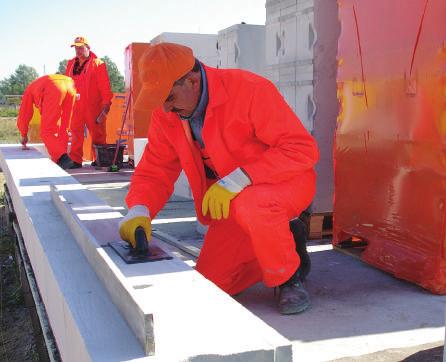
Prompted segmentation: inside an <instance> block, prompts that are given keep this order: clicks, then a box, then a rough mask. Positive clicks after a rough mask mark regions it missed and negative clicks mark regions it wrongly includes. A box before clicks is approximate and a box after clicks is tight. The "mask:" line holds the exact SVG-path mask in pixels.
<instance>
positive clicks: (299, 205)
mask: <svg viewBox="0 0 446 362" xmlns="http://www.w3.org/2000/svg"><path fill="white" fill-rule="evenodd" d="M204 69H205V71H206V77H207V81H208V89H209V102H208V106H207V109H206V116H205V120H204V126H203V130H202V137H203V141H204V144H205V146H206V152H207V154H208V156H209V157H210V158H211V160H212V163H213V165H214V167H215V171H216V172H217V174H218V175H219V177H224V176H226V175H227V174H229V173H230V172H232V171H233V170H234V169H236V168H237V167H241V168H243V170H244V171H245V172H246V173H247V174H248V175H249V177H250V179H251V181H252V185H250V186H248V187H246V188H245V189H244V190H242V191H241V192H240V193H239V194H238V196H237V197H236V198H234V199H233V200H232V201H231V204H230V212H229V218H228V219H226V220H225V219H223V220H211V219H210V218H209V217H207V216H203V214H202V211H201V203H202V199H203V196H204V194H205V192H206V190H207V189H208V187H209V185H210V184H211V183H212V182H215V181H216V180H213V181H210V180H207V179H206V176H205V171H204V167H203V161H202V158H201V153H200V150H199V149H198V148H197V147H196V146H195V145H194V142H193V140H192V136H191V130H190V127H189V123H188V122H187V121H182V120H181V119H180V118H179V117H178V115H177V114H175V113H172V112H168V113H166V112H164V111H163V109H162V107H159V108H157V109H155V111H154V112H153V114H152V120H151V124H150V129H149V139H148V147H146V149H145V151H144V154H143V157H142V159H141V161H140V162H139V164H138V166H137V168H136V170H135V173H134V176H133V178H132V182H131V184H130V190H129V193H128V195H127V198H126V202H127V204H128V206H129V208H130V207H132V206H134V205H145V206H147V207H148V209H149V210H150V214H151V217H152V218H154V217H155V216H156V214H157V213H158V212H159V210H160V209H161V208H162V207H163V206H164V204H165V203H166V202H167V200H168V199H169V197H170V195H171V194H172V192H173V186H174V182H175V181H176V179H177V178H178V176H179V174H180V171H181V169H184V171H185V173H186V175H187V177H188V180H189V183H190V186H191V189H192V193H193V196H194V202H195V208H196V212H197V217H198V219H199V220H200V221H201V222H202V223H204V224H208V225H209V230H208V232H207V235H206V238H205V241H204V245H203V248H202V250H201V253H200V256H199V258H198V261H197V266H196V269H197V270H198V271H199V272H200V273H202V274H203V275H204V276H205V277H206V278H208V279H209V280H211V281H212V282H214V283H215V284H216V285H217V286H219V287H220V288H221V289H223V290H224V291H226V292H227V293H229V294H236V293H239V292H240V291H242V290H244V289H246V288H247V287H249V286H251V285H253V284H255V283H257V282H259V281H262V280H263V282H264V283H265V284H266V285H267V286H277V285H280V284H282V283H284V282H285V281H287V280H288V279H289V278H290V277H291V275H292V274H293V273H294V272H295V271H296V270H297V268H298V267H299V263H300V259H299V256H298V254H297V252H296V248H295V242H294V239H293V236H292V234H291V232H290V228H289V221H290V219H292V218H293V217H296V216H299V214H300V213H301V212H302V211H303V210H304V209H305V208H307V207H308V205H309V204H310V203H311V200H312V198H313V196H314V193H315V171H314V165H315V163H316V162H317V159H318V150H317V146H316V143H315V141H314V139H313V137H312V136H311V135H310V134H309V133H308V132H307V131H306V129H305V128H304V126H303V125H302V124H301V122H300V121H299V119H298V118H297V117H296V115H295V114H294V113H293V111H292V110H291V109H290V107H289V106H288V105H287V104H286V102H285V100H284V99H283V97H282V96H281V95H280V93H279V92H278V91H277V89H276V87H275V86H274V85H273V84H272V83H271V82H269V81H268V80H266V79H264V78H262V77H259V76H257V75H255V74H253V73H249V72H246V71H243V70H236V69H214V68H210V67H206V66H204Z"/></svg>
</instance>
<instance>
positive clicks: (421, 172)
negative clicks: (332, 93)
mask: <svg viewBox="0 0 446 362" xmlns="http://www.w3.org/2000/svg"><path fill="white" fill-rule="evenodd" d="M338 3H339V16H340V20H341V27H342V30H341V35H340V38H339V47H338V99H339V103H340V114H339V117H338V124H337V131H336V140H335V149H334V158H335V202H334V230H333V231H334V240H333V243H334V244H335V245H336V244H339V243H341V242H342V241H344V240H347V239H349V238H351V237H354V238H356V237H357V238H360V239H362V240H364V241H366V242H367V244H368V245H367V247H366V249H365V251H364V252H363V254H362V258H363V260H365V261H366V262H368V263H370V264H372V265H375V266H377V267H378V268H381V269H383V270H385V271H387V272H390V273H392V274H394V275H395V276H396V277H399V278H402V279H406V280H409V281H412V282H414V283H417V284H419V285H421V286H423V287H424V288H427V289H429V290H430V291H432V292H434V293H439V294H445V293H446V256H445V242H446V211H445V207H446V205H445V201H446V143H445V142H446V26H445V19H446V1H444V0H392V1H389V0H374V1H362V0H356V1H355V0H339V1H338Z"/></svg>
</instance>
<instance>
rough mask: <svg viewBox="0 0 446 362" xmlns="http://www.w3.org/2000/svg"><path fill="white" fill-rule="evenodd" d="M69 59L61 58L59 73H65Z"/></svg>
mask: <svg viewBox="0 0 446 362" xmlns="http://www.w3.org/2000/svg"><path fill="white" fill-rule="evenodd" d="M67 64H68V59H64V60H61V61H60V62H59V67H58V68H57V72H56V73H57V74H65V70H66V69H67Z"/></svg>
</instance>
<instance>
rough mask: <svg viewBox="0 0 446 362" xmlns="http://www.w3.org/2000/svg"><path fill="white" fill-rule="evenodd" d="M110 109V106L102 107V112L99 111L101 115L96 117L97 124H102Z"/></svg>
mask: <svg viewBox="0 0 446 362" xmlns="http://www.w3.org/2000/svg"><path fill="white" fill-rule="evenodd" d="M109 110H110V106H109V105H107V106H104V108H103V109H102V111H101V113H99V116H98V117H97V118H96V123H97V124H101V123H102V122H104V121H105V119H106V118H107V114H108V111H109Z"/></svg>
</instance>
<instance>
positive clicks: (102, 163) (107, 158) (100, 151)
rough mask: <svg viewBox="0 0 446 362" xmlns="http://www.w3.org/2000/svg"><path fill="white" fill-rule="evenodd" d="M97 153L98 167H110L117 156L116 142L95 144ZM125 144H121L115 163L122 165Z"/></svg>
mask: <svg viewBox="0 0 446 362" xmlns="http://www.w3.org/2000/svg"><path fill="white" fill-rule="evenodd" d="M93 147H94V150H95V154H96V166H97V167H109V166H111V165H112V163H113V158H114V157H115V151H116V143H110V144H104V145H93ZM124 148H125V145H119V150H118V155H117V156H116V162H115V165H116V166H118V167H119V168H121V167H122V163H123V157H124Z"/></svg>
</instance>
